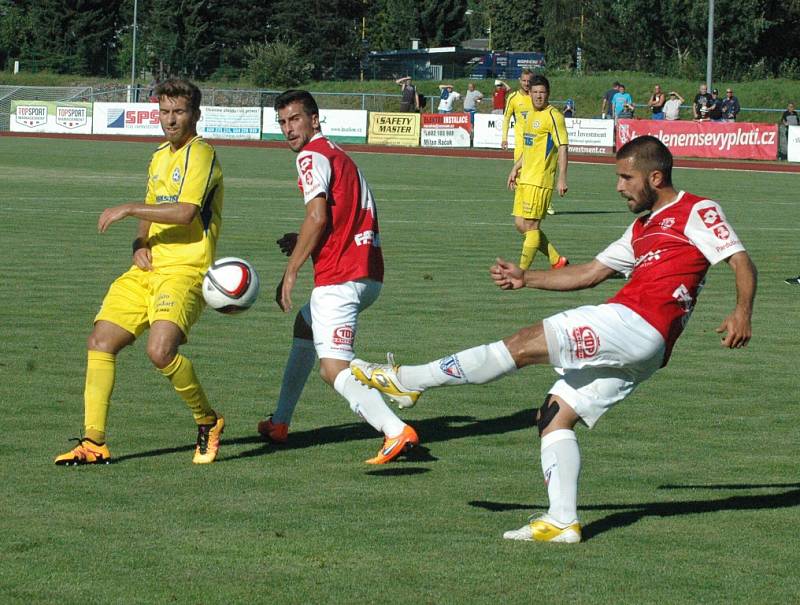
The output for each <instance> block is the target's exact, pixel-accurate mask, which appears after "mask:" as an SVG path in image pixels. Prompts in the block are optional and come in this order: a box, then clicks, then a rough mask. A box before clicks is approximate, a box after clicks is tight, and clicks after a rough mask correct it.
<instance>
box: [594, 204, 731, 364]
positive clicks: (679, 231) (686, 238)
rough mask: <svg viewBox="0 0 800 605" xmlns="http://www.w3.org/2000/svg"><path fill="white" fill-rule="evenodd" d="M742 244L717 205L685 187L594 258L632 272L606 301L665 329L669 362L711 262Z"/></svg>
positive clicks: (628, 272)
mask: <svg viewBox="0 0 800 605" xmlns="http://www.w3.org/2000/svg"><path fill="white" fill-rule="evenodd" d="M744 249H745V248H744V245H743V244H742V242H741V241H740V240H739V237H738V236H737V235H736V233H735V232H734V230H733V227H731V225H730V224H729V223H728V221H727V220H726V218H725V214H724V213H723V212H722V208H720V206H719V204H717V203H716V202H714V201H711V200H707V199H703V198H701V197H698V196H696V195H692V194H691V193H686V192H684V191H681V192H680V193H679V194H678V197H677V199H676V200H675V201H674V202H672V203H671V204H669V205H667V206H664V207H663V208H660V209H659V210H658V211H656V212H653V213H651V214H646V215H643V216H640V217H638V218H637V219H636V220H635V221H634V222H633V224H632V225H631V226H630V227H628V229H627V230H626V231H625V233H624V234H623V236H622V237H621V238H620V239H618V240H617V241H616V242H614V243H612V244H611V245H610V246H608V247H607V248H606V249H605V250H603V251H602V252H601V253H600V254H598V255H597V257H596V258H597V260H598V261H599V262H601V263H603V264H604V265H606V266H607V267H610V268H612V269H614V270H616V271H619V272H620V273H623V274H625V275H626V276H627V277H629V280H628V281H627V283H626V284H625V285H624V286H623V287H622V289H621V290H620V291H619V292H617V294H616V295H614V296H613V297H611V298H610V299H609V300H608V302H611V303H619V304H622V305H625V306H626V307H628V308H629V309H632V310H633V311H635V312H636V313H638V314H639V315H641V316H642V317H643V318H644V319H645V320H646V321H647V322H648V323H649V324H650V325H652V326H653V327H654V328H655V329H656V330H658V331H659V332H660V333H661V335H662V336H663V337H664V341H665V342H666V352H665V354H664V365H666V363H667V361H668V360H669V356H670V353H671V352H672V347H673V346H674V345H675V341H676V340H677V339H678V336H680V334H681V332H682V331H683V328H684V326H685V325H686V322H687V321H689V317H690V315H691V313H692V310H693V309H694V305H695V303H696V302H697V296H698V294H699V293H700V290H701V289H702V287H703V283H704V281H705V275H706V272H707V271H708V268H709V266H711V265H713V264H716V263H718V262H720V261H721V260H724V259H726V258H728V257H729V256H731V255H733V254H735V253H736V252H741V251H743V250H744Z"/></svg>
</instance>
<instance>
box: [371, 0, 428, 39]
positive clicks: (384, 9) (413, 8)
mask: <svg viewBox="0 0 800 605" xmlns="http://www.w3.org/2000/svg"><path fill="white" fill-rule="evenodd" d="M366 29H367V32H366V34H367V38H368V39H369V48H370V50H398V49H401V48H409V47H410V45H411V39H412V38H419V10H418V7H417V0H377V1H376V2H373V3H372V5H371V7H370V9H369V14H368V15H367V22H366Z"/></svg>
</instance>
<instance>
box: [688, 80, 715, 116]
mask: <svg viewBox="0 0 800 605" xmlns="http://www.w3.org/2000/svg"><path fill="white" fill-rule="evenodd" d="M709 103H711V95H710V94H709V93H708V86H706V85H705V84H701V85H700V88H699V90H698V93H697V94H696V95H695V96H694V103H693V105H692V117H694V119H695V120H706V119H708V116H707V115H706V113H707V112H708V104H709Z"/></svg>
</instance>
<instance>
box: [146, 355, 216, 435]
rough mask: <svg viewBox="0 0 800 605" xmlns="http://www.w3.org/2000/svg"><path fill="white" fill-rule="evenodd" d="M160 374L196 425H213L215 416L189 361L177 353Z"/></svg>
mask: <svg viewBox="0 0 800 605" xmlns="http://www.w3.org/2000/svg"><path fill="white" fill-rule="evenodd" d="M160 372H161V373H162V374H163V375H164V376H166V377H167V378H169V381H170V382H171V383H172V386H173V388H174V389H175V392H176V393H178V395H180V397H181V399H183V400H184V401H185V402H186V405H188V406H189V409H190V410H192V416H194V421H195V422H196V423H197V424H214V423H215V422H216V421H217V415H216V413H215V412H214V410H212V409H211V404H209V403H208V399H207V398H206V394H205V391H203V387H202V386H200V381H199V380H198V379H197V375H196V374H195V373H194V366H192V362H191V361H189V360H188V359H187V358H186V357H184V356H183V355H181V354H180V353H178V354H177V355H176V356H175V359H173V360H172V361H171V362H170V363H169V365H167V366H166V367H164V368H161V370H160Z"/></svg>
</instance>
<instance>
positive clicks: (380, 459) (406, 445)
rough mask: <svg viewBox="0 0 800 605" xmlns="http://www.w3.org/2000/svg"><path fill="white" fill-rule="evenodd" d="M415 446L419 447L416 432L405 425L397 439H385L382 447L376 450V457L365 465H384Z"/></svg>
mask: <svg viewBox="0 0 800 605" xmlns="http://www.w3.org/2000/svg"><path fill="white" fill-rule="evenodd" d="M415 445H419V437H418V436H417V432H416V431H415V430H414V429H412V428H411V427H410V426H408V425H406V426H405V427H404V428H403V432H402V433H400V434H399V435H398V436H397V437H386V438H385V439H384V440H383V447H381V449H379V450H378V455H377V456H375V457H374V458H370V459H369V460H365V462H366V463H367V464H386V463H387V462H391V461H392V460H394V459H395V458H397V457H398V456H399V455H400V454H402V453H404V452H407V451H408V450H410V449H411V448H412V447H414V446H415Z"/></svg>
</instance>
